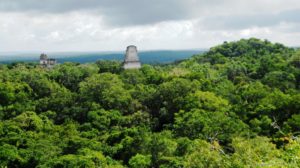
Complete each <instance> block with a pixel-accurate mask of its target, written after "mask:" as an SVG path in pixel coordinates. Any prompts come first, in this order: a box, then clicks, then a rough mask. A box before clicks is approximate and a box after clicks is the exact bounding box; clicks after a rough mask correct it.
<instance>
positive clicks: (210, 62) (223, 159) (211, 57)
mask: <svg viewBox="0 0 300 168" xmlns="http://www.w3.org/2000/svg"><path fill="white" fill-rule="evenodd" d="M121 67H122V66H121V62H118V61H98V62H95V63H92V64H75V63H64V64H60V65H57V66H55V67H54V68H53V69H46V68H44V69H43V68H41V67H39V66H38V65H37V64H34V63H23V64H22V63H21V64H18V63H15V64H9V65H0V120H1V122H0V167H9V168H11V167H26V168H32V167H40V168H41V167H57V168H59V167H70V168H71V167H72V168H73V167H82V168H83V167H104V168H119V167H120V168H121V167H131V168H148V167H149V168H150V167H153V168H158V167H161V168H181V167H187V168H189V167H191V168H197V167H199V168H201V167H203V168H209V167H226V168H227V167H291V168H294V167H300V140H299V135H300V52H298V51H297V50H296V49H293V48H288V47H286V46H284V45H282V44H278V43H275V44H274V43H271V42H269V41H267V40H259V39H255V38H251V39H242V40H240V41H237V42H224V43H223V44H222V45H219V46H216V47H213V48H211V49H210V50H209V51H208V52H206V53H203V54H200V55H195V56H193V57H192V58H190V59H188V60H183V61H177V62H175V63H172V64H166V65H143V66H142V68H141V69H139V70H123V69H122V68H121Z"/></svg>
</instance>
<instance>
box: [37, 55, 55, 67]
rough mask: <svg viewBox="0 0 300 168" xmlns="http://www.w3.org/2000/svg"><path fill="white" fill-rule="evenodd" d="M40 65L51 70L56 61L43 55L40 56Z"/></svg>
mask: <svg viewBox="0 0 300 168" xmlns="http://www.w3.org/2000/svg"><path fill="white" fill-rule="evenodd" d="M40 65H41V66H42V67H45V68H52V67H53V66H54V65H56V59H53V58H48V56H47V55H46V54H44V53H43V54H41V56H40Z"/></svg>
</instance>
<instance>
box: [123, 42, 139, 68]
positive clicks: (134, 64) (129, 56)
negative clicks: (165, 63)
mask: <svg viewBox="0 0 300 168" xmlns="http://www.w3.org/2000/svg"><path fill="white" fill-rule="evenodd" d="M123 67H124V69H139V68H141V63H140V61H139V57H138V51H137V48H136V46H134V45H130V46H128V47H127V50H126V55H125V60H124V63H123Z"/></svg>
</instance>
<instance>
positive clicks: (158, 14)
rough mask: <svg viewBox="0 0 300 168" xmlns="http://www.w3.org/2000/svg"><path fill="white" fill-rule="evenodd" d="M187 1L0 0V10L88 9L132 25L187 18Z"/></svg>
mask: <svg viewBox="0 0 300 168" xmlns="http://www.w3.org/2000/svg"><path fill="white" fill-rule="evenodd" d="M188 1H191V0H188ZM192 1H193V0H192ZM187 4H188V3H186V1H181V0H164V1H161V0H151V1H149V0H131V1H125V0H21V1H20V0H0V11H6V12H7V11H15V12H20V11H21V12H39V13H52V14H55V13H66V12H73V11H90V12H94V13H95V14H99V15H104V16H105V19H106V20H107V21H108V22H110V23H112V24H117V25H134V24H151V23H156V22H160V21H166V20H180V19H187V18H189V17H190V12H189V11H188V9H187Z"/></svg>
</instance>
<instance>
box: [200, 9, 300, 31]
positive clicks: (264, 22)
mask: <svg viewBox="0 0 300 168" xmlns="http://www.w3.org/2000/svg"><path fill="white" fill-rule="evenodd" d="M299 16H300V9H294V10H287V11H282V12H279V13H273V14H272V13H265V14H251V15H229V16H228V15H227V16H208V17H206V18H205V19H203V20H202V21H200V22H199V24H200V25H201V26H202V27H203V28H206V29H211V30H222V29H227V30H228V29H236V30H238V29H245V28H249V27H270V26H275V25H278V24H280V23H282V22H289V23H300V17H299Z"/></svg>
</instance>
